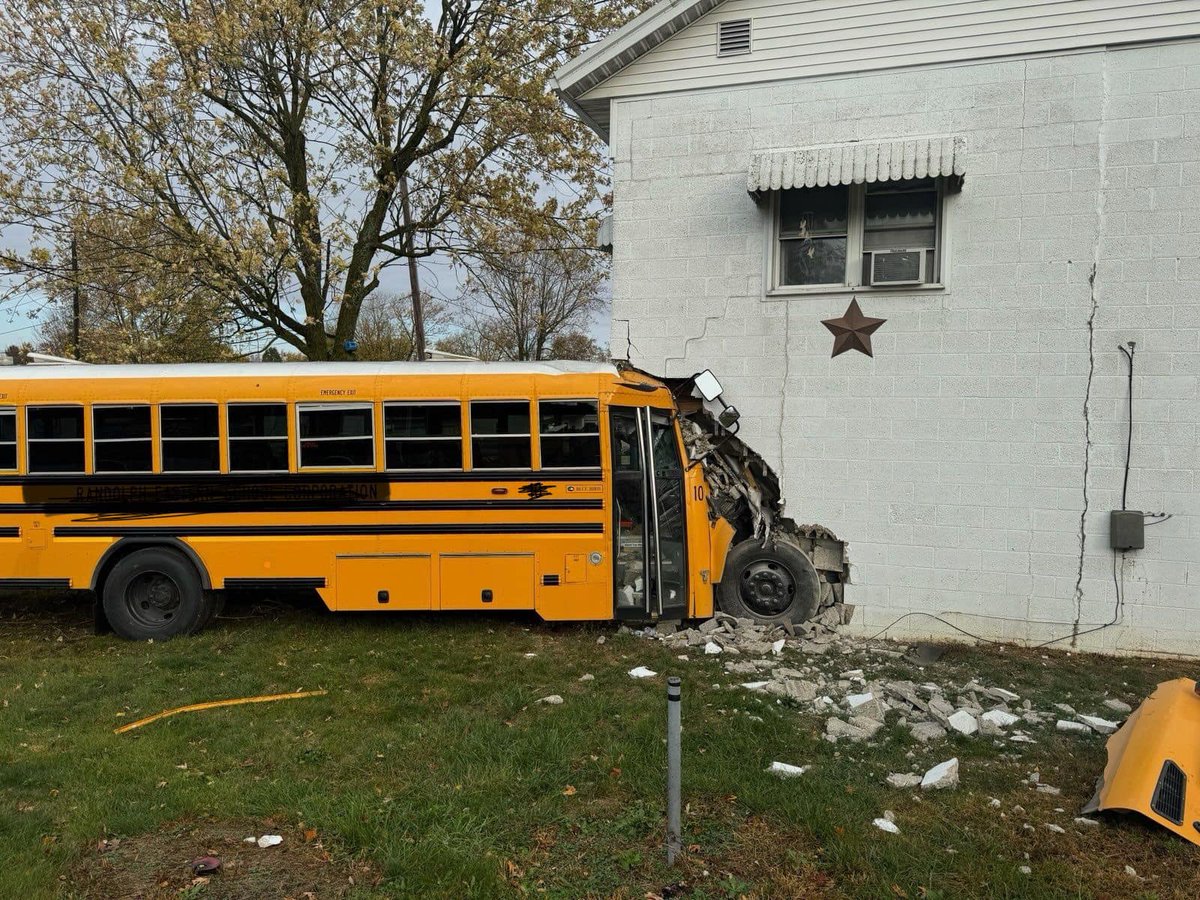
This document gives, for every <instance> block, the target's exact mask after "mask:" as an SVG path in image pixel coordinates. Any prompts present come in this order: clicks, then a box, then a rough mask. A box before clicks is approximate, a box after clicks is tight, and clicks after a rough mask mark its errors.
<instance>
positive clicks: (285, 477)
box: [0, 469, 604, 485]
mask: <svg viewBox="0 0 1200 900" xmlns="http://www.w3.org/2000/svg"><path fill="white" fill-rule="evenodd" d="M548 479H552V480H554V481H603V480H604V475H603V473H602V472H601V471H600V470H599V469H521V470H519V471H513V470H504V471H489V470H486V469H485V470H479V469H476V470H473V471H471V472H426V471H415V472H104V473H101V474H94V475H83V474H80V473H79V472H75V473H71V474H63V475H48V474H47V475H37V474H35V475H0V485H9V484H19V485H28V484H73V483H79V484H138V485H141V484H210V483H213V482H216V483H225V482H239V481H241V482H251V483H253V484H296V483H305V482H312V483H319V484H330V483H342V484H362V483H364V482H378V483H381V484H389V483H392V484H411V483H413V482H438V483H454V482H475V481H497V482H518V481H538V480H542V481H545V480H548Z"/></svg>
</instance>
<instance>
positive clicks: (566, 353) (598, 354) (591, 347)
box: [547, 331, 612, 362]
mask: <svg viewBox="0 0 1200 900" xmlns="http://www.w3.org/2000/svg"><path fill="white" fill-rule="evenodd" d="M547 358H548V359H578V360H584V361H587V362H608V361H609V360H610V359H611V358H612V357H611V355H610V354H609V352H608V351H607V350H605V349H604V348H603V347H601V346H600V345H599V344H597V343H596V339H595V338H593V337H592V336H591V335H588V334H584V333H583V332H582V331H568V332H565V333H563V334H559V335H555V337H554V340H552V341H551V342H550V354H549V356H548V357H547Z"/></svg>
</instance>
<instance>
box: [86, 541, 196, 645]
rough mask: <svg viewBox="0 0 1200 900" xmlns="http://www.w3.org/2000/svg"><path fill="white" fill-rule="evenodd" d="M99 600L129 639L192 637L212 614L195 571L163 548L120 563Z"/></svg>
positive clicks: (110, 620) (113, 571)
mask: <svg viewBox="0 0 1200 900" xmlns="http://www.w3.org/2000/svg"><path fill="white" fill-rule="evenodd" d="M103 598H104V599H103V602H104V614H105V616H107V617H108V622H109V624H110V625H112V629H113V631H115V632H116V633H117V634H118V635H119V636H121V637H123V638H126V639H128V640H132V641H145V640H149V639H151V638H153V639H154V640H156V641H163V640H170V639H171V638H173V637H178V636H179V635H181V634H193V633H194V632H196V631H198V630H199V629H201V628H202V627H204V625H205V624H206V623H207V622H208V620H209V619H210V618H211V616H212V611H213V605H212V603H210V602H209V600H208V599H207V598H206V597H205V594H204V588H203V585H202V584H201V582H200V576H199V574H197V572H196V569H195V567H194V566H193V565H192V564H191V562H190V561H188V560H187V559H186V558H185V557H184V556H183V555H182V554H180V553H177V552H175V551H174V550H168V549H167V548H165V547H149V548H147V549H145V550H138V551H137V552H135V553H131V554H129V555H128V556H126V557H125V558H123V559H121V560H118V562H117V563H116V565H114V566H113V568H112V571H111V572H109V573H108V578H106V579H105V581H104V590H103Z"/></svg>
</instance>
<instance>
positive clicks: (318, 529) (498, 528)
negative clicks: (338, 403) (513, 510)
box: [54, 522, 604, 537]
mask: <svg viewBox="0 0 1200 900" xmlns="http://www.w3.org/2000/svg"><path fill="white" fill-rule="evenodd" d="M603 532H604V524H603V523H601V522H508V523H500V524H488V523H486V522H485V523H477V522H463V523H458V522H454V523H442V524H439V523H430V524H415V523H407V522H405V523H384V524H379V525H337V524H331V525H190V526H189V525H115V526H114V525H99V526H94V525H60V526H58V527H56V528H55V529H54V536H55V537H146V536H151V537H296V536H316V535H330V536H332V535H395V534H446V535H450V534H602V533H603Z"/></svg>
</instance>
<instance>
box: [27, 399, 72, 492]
mask: <svg viewBox="0 0 1200 900" xmlns="http://www.w3.org/2000/svg"><path fill="white" fill-rule="evenodd" d="M25 440H26V451H27V458H28V460H29V471H30V472H42V473H57V474H72V475H80V474H83V457H84V447H83V407H82V406H28V407H26V408H25Z"/></svg>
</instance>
